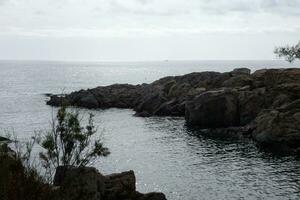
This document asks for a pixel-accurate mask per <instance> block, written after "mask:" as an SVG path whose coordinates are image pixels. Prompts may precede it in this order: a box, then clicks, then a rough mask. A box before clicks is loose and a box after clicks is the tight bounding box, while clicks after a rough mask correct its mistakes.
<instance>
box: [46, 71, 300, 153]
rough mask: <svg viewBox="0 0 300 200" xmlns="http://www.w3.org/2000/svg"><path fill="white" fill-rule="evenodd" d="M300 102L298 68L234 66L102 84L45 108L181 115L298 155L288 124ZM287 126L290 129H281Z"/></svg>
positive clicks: (299, 134)
mask: <svg viewBox="0 0 300 200" xmlns="http://www.w3.org/2000/svg"><path fill="white" fill-rule="evenodd" d="M299 98H300V69H299V68H285V69H261V70H257V71H255V72H253V73H251V71H250V70H249V69H247V68H238V69H235V70H233V71H231V72H224V73H220V72H212V71H211V72H194V73H190V74H186V75H183V76H168V77H164V78H161V79H159V80H157V81H154V82H152V83H150V84H140V85H130V84H113V85H110V86H104V87H101V86H100V87H96V88H93V89H87V90H79V91H75V92H72V93H70V94H67V95H66V96H65V97H61V96H59V95H50V100H49V101H48V102H47V104H48V105H52V106H59V105H61V103H62V101H64V103H66V104H68V105H72V106H78V107H85V108H89V109H94V108H100V109H105V108H112V107H115V108H130V109H133V110H134V111H135V112H136V115H137V116H141V117H149V116H184V117H185V119H186V122H187V125H188V126H194V127H197V128H199V129H211V130H212V132H216V133H218V132H226V131H229V132H231V133H233V134H237V135H242V136H246V137H250V138H253V139H254V140H255V141H256V142H258V143H259V144H261V145H263V146H269V147H272V148H274V149H278V148H280V149H282V151H284V152H288V154H290V153H292V154H294V153H296V154H299V147H300V142H299V141H300V128H299V126H298V125H291V124H290V123H292V122H295V121H297V120H300V119H299V117H298V115H299V116H300V111H299V110H300V103H299ZM274 113H277V114H274ZM270 121H272V122H271V125H270V123H269V122H270ZM273 121H274V122H273ZM277 121H279V122H280V123H277ZM275 122H276V123H275ZM292 124H293V123H292ZM287 125H288V126H289V127H291V128H290V129H291V130H289V129H287V128H284V127H286V126H287Z"/></svg>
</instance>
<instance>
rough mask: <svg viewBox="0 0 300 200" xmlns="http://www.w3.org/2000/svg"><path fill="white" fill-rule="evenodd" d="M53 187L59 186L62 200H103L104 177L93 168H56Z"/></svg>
mask: <svg viewBox="0 0 300 200" xmlns="http://www.w3.org/2000/svg"><path fill="white" fill-rule="evenodd" d="M54 185H55V186H60V192H61V196H62V198H63V199H67V200H77V199H82V200H101V199H105V198H104V193H105V177H104V176H103V175H102V174H100V173H99V172H98V171H97V170H96V169H95V168H93V167H63V166H61V167H58V168H57V169H56V173H55V176H54Z"/></svg>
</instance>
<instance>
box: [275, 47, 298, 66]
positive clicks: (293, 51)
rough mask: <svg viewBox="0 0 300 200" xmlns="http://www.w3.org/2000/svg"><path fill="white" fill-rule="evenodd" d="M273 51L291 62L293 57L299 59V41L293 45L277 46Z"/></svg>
mask: <svg viewBox="0 0 300 200" xmlns="http://www.w3.org/2000/svg"><path fill="white" fill-rule="evenodd" d="M274 53H275V54H277V55H278V57H280V58H281V57H284V58H285V59H286V60H287V61H289V62H293V61H294V60H295V59H300V42H299V43H298V44H297V45H295V46H288V45H287V46H285V47H277V48H275V50H274Z"/></svg>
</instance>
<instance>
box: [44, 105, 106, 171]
mask: <svg viewBox="0 0 300 200" xmlns="http://www.w3.org/2000/svg"><path fill="white" fill-rule="evenodd" d="M96 132H97V131H96V129H95V126H94V122H93V115H92V114H90V115H89V119H88V123H87V125H86V127H82V126H81V125H80V120H79V114H78V112H70V111H69V112H68V111H67V110H66V107H64V106H63V107H61V108H60V109H59V110H58V112H57V116H56V119H55V120H53V121H52V127H51V130H50V131H49V132H47V133H46V135H44V138H43V139H42V141H41V143H40V144H41V146H42V147H43V148H44V149H45V151H44V152H41V153H40V159H41V160H42V164H43V167H44V168H45V169H46V170H47V171H48V173H49V176H52V174H51V173H52V172H51V171H52V169H53V168H56V167H58V166H75V167H79V166H86V165H88V164H89V163H91V162H92V161H94V160H95V159H96V158H97V157H99V156H107V155H108V154H109V153H110V152H109V150H108V149H107V148H106V147H104V146H103V143H102V141H101V139H96V138H94V134H95V133H96Z"/></svg>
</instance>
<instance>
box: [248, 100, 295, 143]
mask: <svg viewBox="0 0 300 200" xmlns="http://www.w3.org/2000/svg"><path fill="white" fill-rule="evenodd" d="M255 123H256V129H255V131H254V132H253V138H254V139H255V140H256V141H257V142H259V143H260V144H262V145H264V146H271V147H275V149H276V148H277V149H282V148H285V149H297V148H299V147H300V99H299V100H296V101H294V102H292V103H290V104H286V105H284V106H281V107H279V108H277V109H268V110H265V111H263V112H261V113H260V114H259V116H258V117H257V118H256V119H255Z"/></svg>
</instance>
